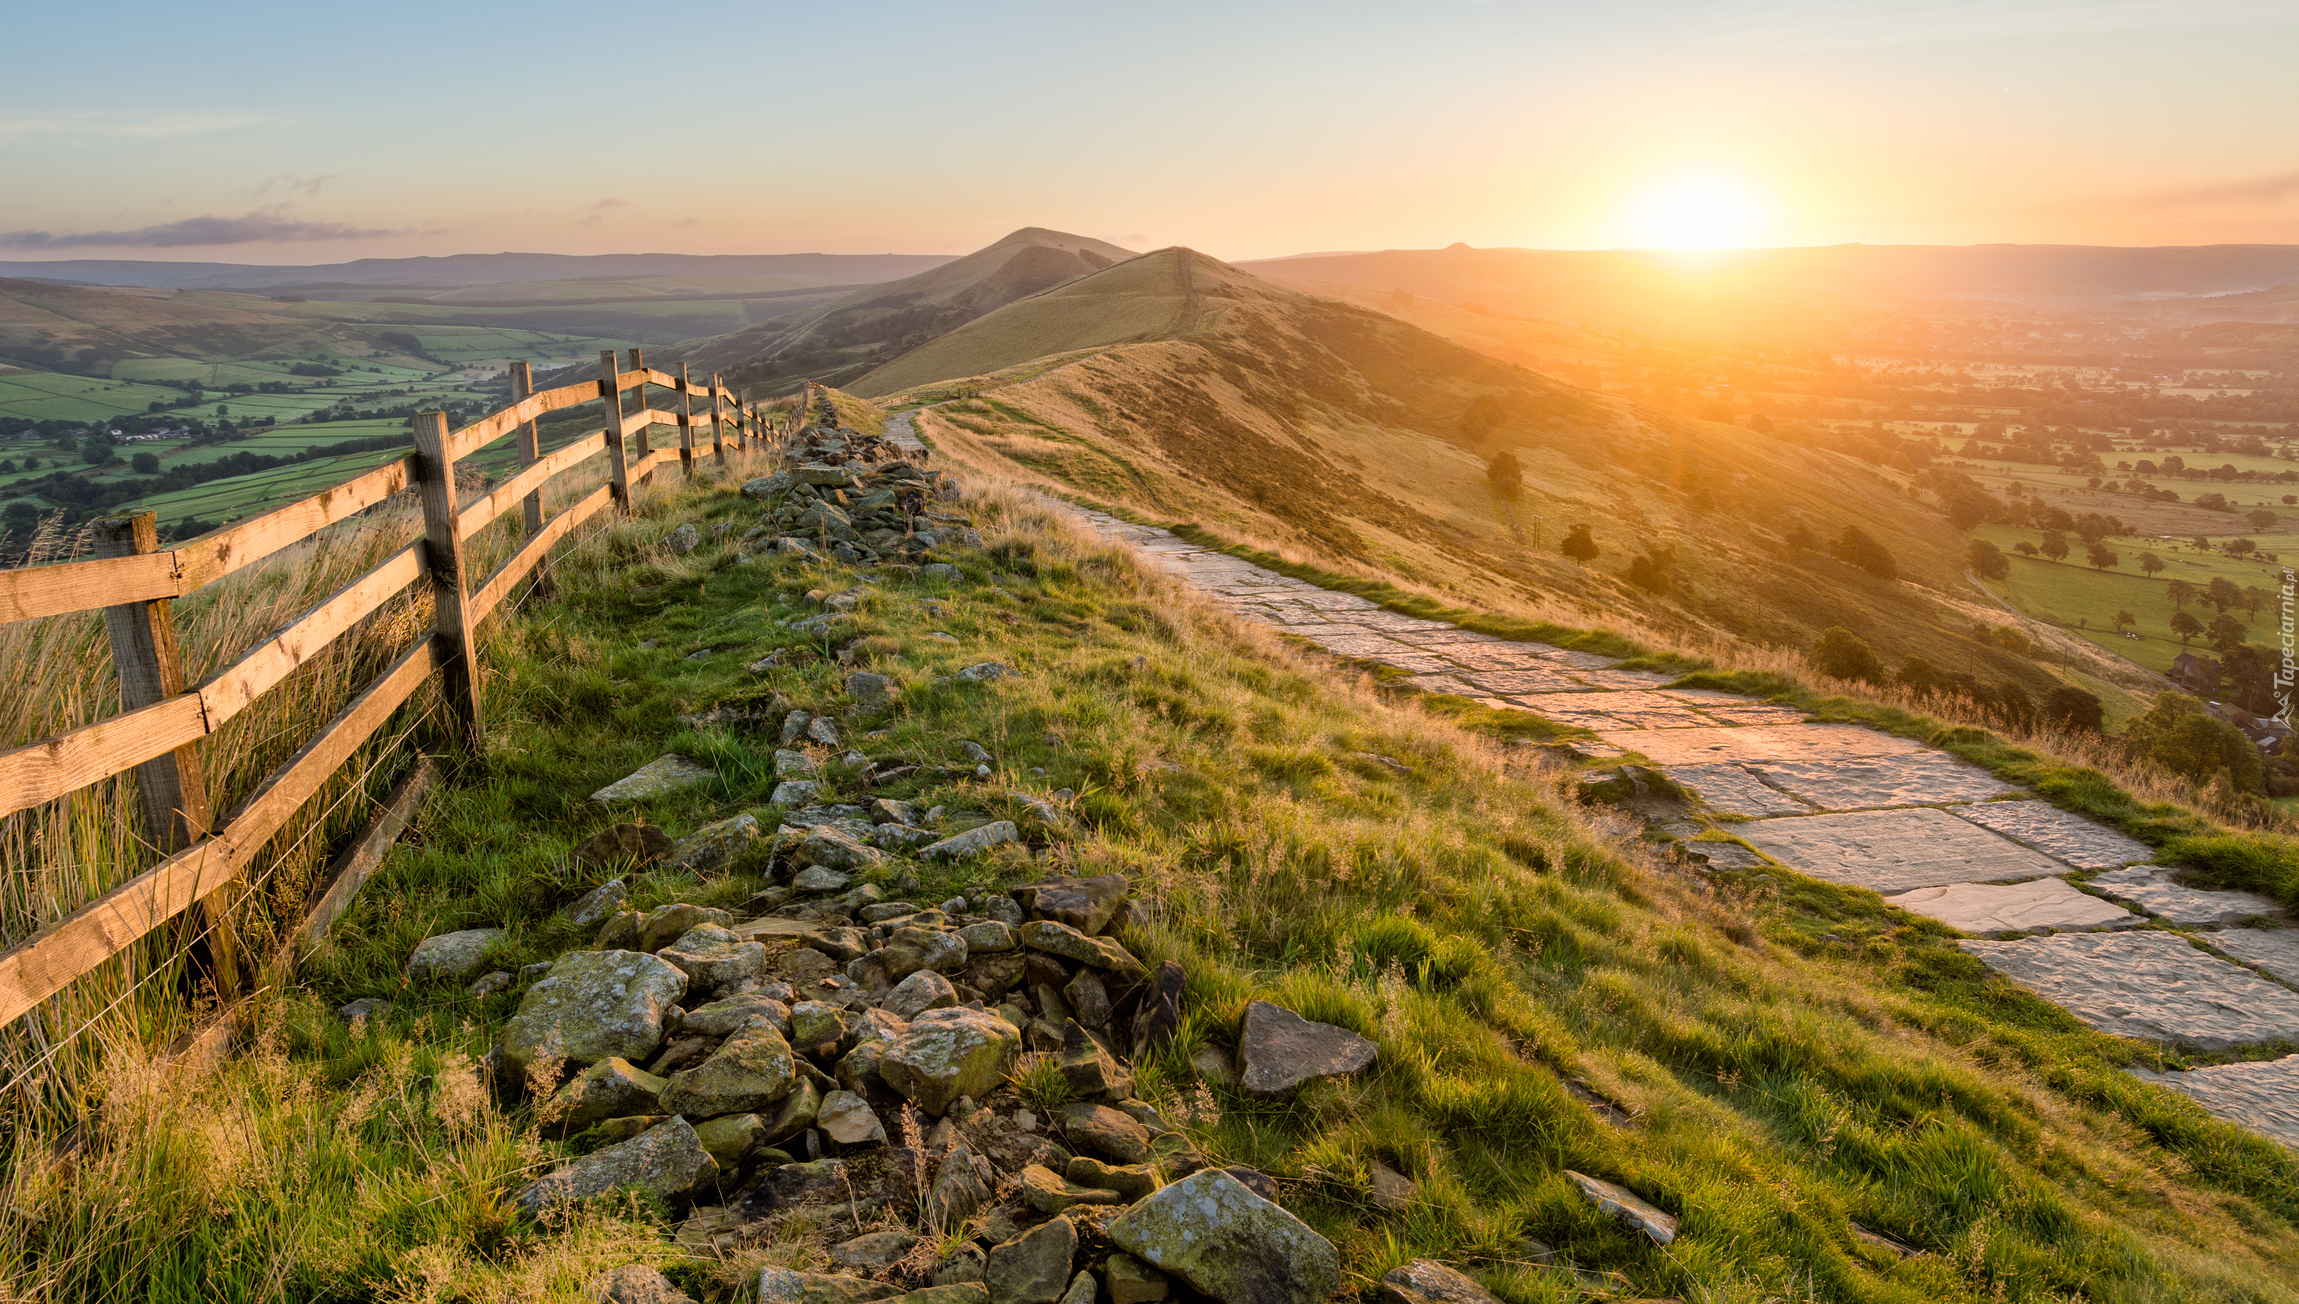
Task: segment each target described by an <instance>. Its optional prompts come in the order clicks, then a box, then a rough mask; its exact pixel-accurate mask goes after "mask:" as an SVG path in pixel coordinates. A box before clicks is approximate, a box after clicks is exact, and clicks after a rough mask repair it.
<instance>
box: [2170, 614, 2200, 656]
mask: <svg viewBox="0 0 2299 1304" xmlns="http://www.w3.org/2000/svg"><path fill="white" fill-rule="evenodd" d="M2171 632H2172V633H2174V634H2177V635H2179V645H2180V646H2181V647H2186V646H2187V640H2189V639H2191V638H2194V637H2195V636H2196V635H2198V634H2200V633H2202V632H2203V622H2202V621H2200V620H2197V619H2196V618H2195V617H2194V616H2192V615H2190V614H2188V613H2187V612H2185V611H2174V612H2172V613H2171Z"/></svg>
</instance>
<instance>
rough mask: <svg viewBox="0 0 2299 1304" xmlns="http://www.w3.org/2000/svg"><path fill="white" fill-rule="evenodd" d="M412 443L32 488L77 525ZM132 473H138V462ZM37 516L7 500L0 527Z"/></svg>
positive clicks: (56, 479)
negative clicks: (188, 492)
mask: <svg viewBox="0 0 2299 1304" xmlns="http://www.w3.org/2000/svg"><path fill="white" fill-rule="evenodd" d="M413 442H414V436H412V435H381V436H378V437H376V438H372V439H345V440H340V441H338V442H336V443H332V444H322V445H319V446H317V447H314V448H307V449H304V450H303V451H302V452H299V453H291V454H286V455H282V456H277V457H272V456H266V455H264V454H261V453H248V452H239V453H232V454H229V455H227V456H224V457H219V458H216V459H215V460H213V461H209V462H199V463H190V464H185V465H180V466H174V467H170V468H169V469H168V470H166V471H164V472H161V473H160V474H158V475H155V476H153V477H152V478H150V479H148V480H134V479H121V480H113V481H109V482H105V481H98V480H86V479H82V478H80V477H78V476H74V475H71V474H69V473H67V472H64V471H52V472H50V473H49V474H48V475H47V476H46V477H45V478H43V479H41V480H39V481H37V482H36V488H37V489H38V491H39V494H40V496H41V497H42V498H45V499H47V500H48V501H49V502H51V503H54V504H56V505H58V506H60V507H62V508H64V509H65V511H64V523H65V524H66V525H77V524H79V523H80V522H81V521H84V520H87V519H88V518H90V517H92V516H98V515H101V514H103V513H104V512H107V511H110V510H112V509H113V508H116V507H120V506H123V505H125V504H127V503H132V502H134V501H136V500H137V499H139V498H143V497H145V496H146V495H149V494H159V493H169V492H172V491H174V490H177V489H189V488H191V487H192V486H194V485H201V484H207V483H209V482H210V481H214V480H225V479H229V478H231V477H232V476H236V475H248V474H252V473H253V472H256V471H269V470H272V469H274V468H276V467H282V466H293V465H296V464H297V463H301V462H313V461H318V460H319V459H321V458H328V457H342V456H344V455H346V454H350V453H373V452H380V451H382V450H384V449H389V448H401V447H405V446H407V445H409V444H412V443H413ZM150 456H151V455H150V454H139V455H138V457H139V459H141V458H144V457H150ZM150 465H151V466H152V468H153V469H154V470H157V469H158V466H159V459H157V458H152V460H151V463H150ZM138 469H139V470H140V469H142V465H141V463H140V462H139V466H138ZM41 515H42V512H41V510H40V508H39V507H38V506H37V505H36V504H34V503H33V502H31V501H30V500H29V499H24V498H19V499H16V500H15V501H13V502H10V503H9V504H8V506H7V508H6V509H5V510H4V511H0V524H5V526H6V528H7V530H8V531H9V532H10V533H16V532H19V531H29V530H31V529H32V528H33V527H34V526H35V525H36V524H37V523H38V521H39V519H40V517H41Z"/></svg>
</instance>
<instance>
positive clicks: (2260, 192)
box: [2131, 172, 2299, 208]
mask: <svg viewBox="0 0 2299 1304" xmlns="http://www.w3.org/2000/svg"><path fill="white" fill-rule="evenodd" d="M2294 197H2299V172H2285V173H2283V174H2281V175H2279V176H2272V177H2256V178H2254V179H2252V180H2249V181H2229V182H2223V183H2221V184H2219V185H2211V186H2193V187H2190V188H2188V189H2186V190H2167V191H2164V192H2163V193H2161V194H2155V195H2142V196H2140V197H2139V198H2138V199H2135V200H2133V201H2131V206H2132V207H2134V208H2211V207H2218V206H2221V205H2235V204H2274V203H2280V202H2282V201H2283V200H2286V199H2291V198H2294Z"/></svg>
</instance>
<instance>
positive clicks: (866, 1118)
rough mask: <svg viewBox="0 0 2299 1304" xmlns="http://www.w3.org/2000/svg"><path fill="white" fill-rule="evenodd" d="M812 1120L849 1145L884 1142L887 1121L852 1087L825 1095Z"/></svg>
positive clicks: (868, 1144) (823, 1130)
mask: <svg viewBox="0 0 2299 1304" xmlns="http://www.w3.org/2000/svg"><path fill="white" fill-rule="evenodd" d="M815 1124H816V1126H818V1127H820V1128H821V1129H822V1135H824V1136H826V1137H828V1138H829V1139H830V1140H832V1141H834V1142H836V1143H838V1144H839V1145H842V1146H846V1147H848V1148H850V1149H852V1148H857V1147H861V1146H880V1145H884V1144H886V1124H885V1123H883V1122H881V1121H880V1120H879V1117H878V1115H877V1113H876V1112H875V1111H873V1110H872V1109H871V1108H870V1102H869V1101H866V1100H864V1099H863V1098H862V1097H860V1096H857V1095H855V1094H854V1093H853V1092H851V1091H833V1092H831V1093H830V1094H829V1095H827V1096H824V1097H823V1098H822V1108H821V1111H820V1113H818V1114H817V1115H816V1117H815ZM968 1212H972V1211H971V1210H968ZM951 1225H952V1226H956V1224H955V1223H953V1224H951Z"/></svg>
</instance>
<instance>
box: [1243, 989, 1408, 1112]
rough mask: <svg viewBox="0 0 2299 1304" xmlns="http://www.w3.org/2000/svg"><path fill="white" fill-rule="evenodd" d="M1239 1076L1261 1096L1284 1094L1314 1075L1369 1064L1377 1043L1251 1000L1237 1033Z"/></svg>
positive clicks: (1343, 1071)
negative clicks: (1242, 1028)
mask: <svg viewBox="0 0 2299 1304" xmlns="http://www.w3.org/2000/svg"><path fill="white" fill-rule="evenodd" d="M1237 1049H1238V1058H1239V1059H1240V1060H1242V1061H1243V1062H1244V1063H1243V1072H1242V1073H1240V1075H1239V1079H1238V1080H1239V1082H1240V1083H1241V1084H1243V1086H1244V1087H1245V1089H1246V1090H1247V1091H1248V1092H1250V1093H1252V1094H1253V1095H1256V1096H1261V1097H1263V1098H1265V1099H1274V1098H1276V1097H1280V1096H1284V1095H1288V1094H1290V1093H1292V1092H1293V1091H1295V1090H1297V1089H1298V1088H1300V1086H1301V1085H1302V1084H1303V1083H1306V1082H1309V1081H1311V1080H1313V1079H1316V1078H1337V1077H1347V1076H1348V1075H1349V1074H1352V1073H1357V1072H1360V1071H1362V1070H1364V1069H1366V1068H1368V1067H1370V1066H1371V1065H1372V1063H1373V1061H1374V1059H1375V1058H1377V1057H1378V1055H1379V1053H1380V1049H1379V1047H1377V1046H1375V1045H1374V1044H1373V1043H1372V1042H1370V1041H1367V1040H1366V1039H1365V1038H1363V1037H1360V1036H1358V1035H1357V1034H1356V1033H1354V1032H1351V1031H1349V1030H1348V1029H1347V1028H1336V1027H1334V1026H1333V1025H1332V1024H1329V1023H1311V1022H1310V1021H1309V1020H1307V1019H1304V1018H1302V1017H1301V1016H1300V1015H1298V1014H1295V1013H1294V1012H1293V1011H1291V1010H1288V1009H1284V1008H1281V1007H1279V1006H1275V1005H1271V1004H1270V1003H1269V1002H1267V1001H1255V1002H1253V1003H1252V1004H1250V1005H1248V1006H1246V1007H1245V1028H1244V1031H1243V1032H1242V1033H1241V1034H1240V1036H1239V1037H1238V1048H1237Z"/></svg>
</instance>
